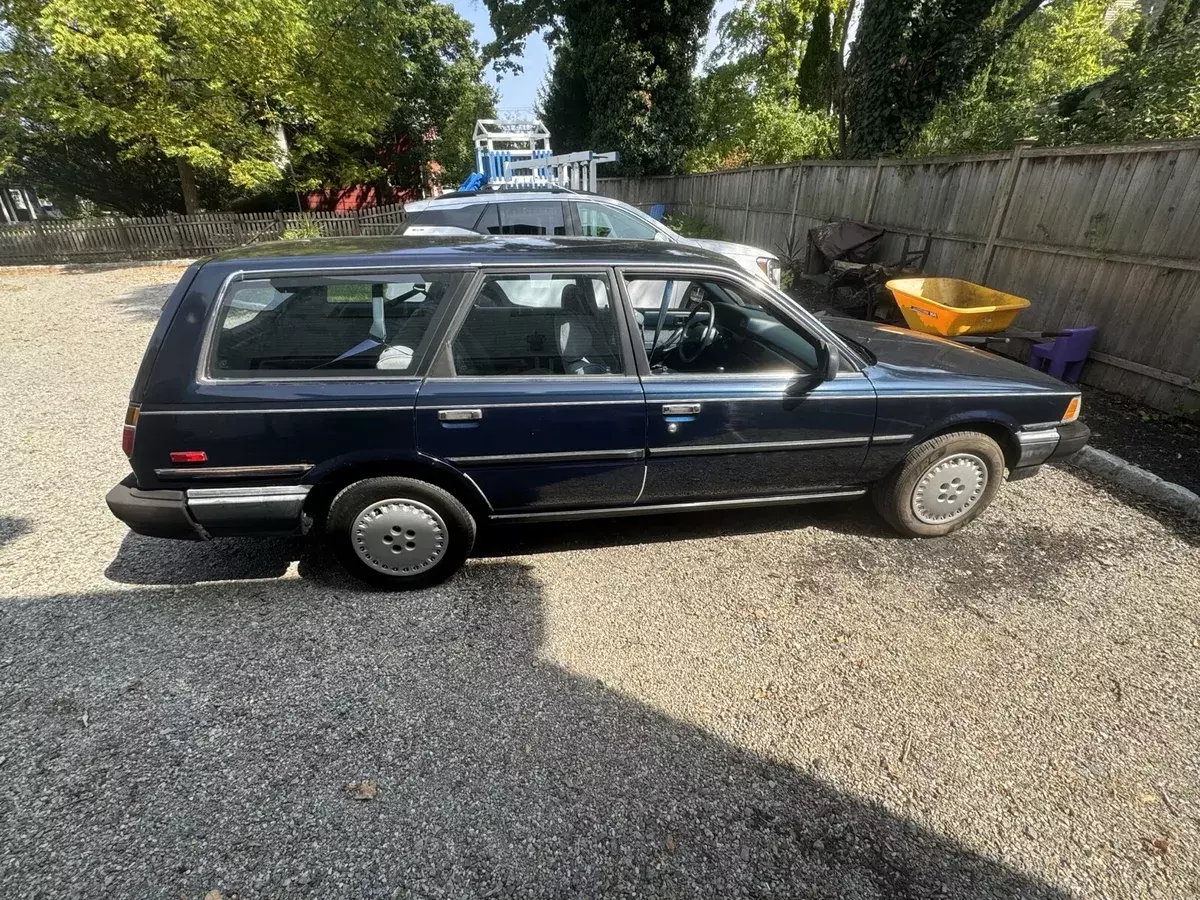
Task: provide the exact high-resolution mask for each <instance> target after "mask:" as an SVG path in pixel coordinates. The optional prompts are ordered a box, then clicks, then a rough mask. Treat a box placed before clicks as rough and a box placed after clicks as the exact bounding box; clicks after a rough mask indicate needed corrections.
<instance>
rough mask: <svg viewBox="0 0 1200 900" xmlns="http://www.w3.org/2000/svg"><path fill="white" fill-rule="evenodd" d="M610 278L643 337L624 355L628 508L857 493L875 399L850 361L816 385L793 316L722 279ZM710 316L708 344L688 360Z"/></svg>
mask: <svg viewBox="0 0 1200 900" xmlns="http://www.w3.org/2000/svg"><path fill="white" fill-rule="evenodd" d="M621 278H622V287H623V290H624V291H625V295H626V300H627V302H629V303H630V304H631V308H632V310H633V312H634V314H635V319H634V321H635V322H636V323H637V327H636V330H638V331H641V333H642V334H641V340H638V339H637V336H636V335H635V340H634V344H635V349H636V350H640V351H642V353H643V356H642V359H641V364H642V367H643V368H642V371H643V377H642V381H643V387H644V390H645V394H646V409H647V427H646V437H647V451H648V458H647V472H646V485H645V489H644V490H643V491H642V495H641V498H640V500H639V503H641V504H655V503H673V502H697V501H704V500H726V499H733V498H745V497H768V496H788V495H793V494H803V493H809V492H821V491H825V490H828V491H837V490H839V489H845V488H847V487H854V486H856V485H857V483H858V477H859V472H860V470H861V468H862V465H863V461H864V459H865V456H866V452H867V447H868V445H869V443H870V440H871V433H872V429H873V426H874V420H875V407H876V399H875V392H874V389H873V388H872V387H871V384H870V382H869V381H868V380H867V379H866V378H865V377H863V376H862V374H861V373H860V372H858V371H856V370H855V369H853V368H852V367H851V364H850V362H849V360H847V361H846V362H845V363H844V367H843V369H842V371H840V372H839V373H838V375H837V376H836V377H833V378H829V377H825V373H824V372H823V371H822V362H821V360H822V352H821V346H822V338H821V336H820V335H819V333H818V331H817V329H815V328H814V327H812V326H811V324H810V323H806V320H805V319H804V317H803V315H801V314H799V313H797V312H796V311H794V310H790V309H788V308H787V307H786V305H785V304H782V303H779V302H778V301H773V300H772V299H771V297H770V295H769V294H768V293H767V292H766V291H765V290H764V289H763V288H762V287H760V286H756V285H753V284H751V283H750V281H749V280H746V279H741V278H737V277H734V276H732V275H713V274H708V273H701V272H688V271H686V270H683V271H678V272H673V273H670V272H664V271H661V270H659V271H644V270H643V271H632V270H629V271H624V272H622V274H621ZM706 303H707V304H712V306H711V307H709V306H706V305H705V304H706ZM710 310H711V311H712V312H715V313H716V327H715V329H714V335H713V340H712V343H711V344H710V345H709V346H707V347H700V348H699V349H698V350H697V347H698V345H699V344H702V343H703V340H704V338H705V331H706V329H707V324H708V321H709V320H710V319H711V312H710ZM689 317H691V323H690V326H685V322H686V320H687V319H688V318H689ZM685 327H686V328H687V330H688V332H690V336H689V335H688V334H685V333H684V331H683V330H684V328H685ZM685 340H686V341H687V343H686V345H685V344H684V341H685ZM681 348H682V349H683V350H684V351H685V352H683V353H680V352H679V351H680V349H681ZM684 356H693V357H694V358H693V359H691V360H690V361H687V360H685V359H684V358H683V357H684Z"/></svg>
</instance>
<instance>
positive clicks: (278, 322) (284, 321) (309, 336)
mask: <svg viewBox="0 0 1200 900" xmlns="http://www.w3.org/2000/svg"><path fill="white" fill-rule="evenodd" d="M463 277H464V276H463V274H462V273H461V272H405V273H389V274H388V275H386V276H369V275H368V276H360V275H349V276H341V275H331V276H324V277H303V278H295V277H275V278H263V279H248V280H246V281H239V282H235V283H234V284H233V285H232V286H231V287H230V289H229V290H228V291H227V292H226V294H225V297H224V299H223V301H222V305H221V309H220V310H219V311H218V313H217V316H218V321H217V324H216V332H215V335H214V339H213V347H212V355H211V357H210V364H209V375H210V376H211V377H212V378H262V379H268V378H328V377H331V376H342V377H344V376H347V375H393V376H397V375H398V376H404V375H412V374H413V370H414V366H415V363H416V360H417V359H418V357H419V354H420V351H421V350H423V345H424V342H425V340H426V338H427V337H428V334H429V326H430V323H431V322H432V321H433V319H434V315H435V313H436V312H437V311H438V310H439V309H440V308H441V306H442V304H443V303H445V302H446V299H447V298H448V297H451V296H453V294H454V291H455V289H456V288H457V286H458V284H459V281H460V280H461V279H462V278H463Z"/></svg>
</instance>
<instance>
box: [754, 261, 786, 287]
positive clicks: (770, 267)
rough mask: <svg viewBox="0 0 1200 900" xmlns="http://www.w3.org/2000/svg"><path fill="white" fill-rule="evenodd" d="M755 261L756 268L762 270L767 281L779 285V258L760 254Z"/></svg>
mask: <svg viewBox="0 0 1200 900" xmlns="http://www.w3.org/2000/svg"><path fill="white" fill-rule="evenodd" d="M755 262H756V263H758V268H759V269H760V270H762V273H763V274H764V275H766V276H767V281H769V282H771V284H773V285H775V287H779V277H780V269H779V260H777V259H776V258H775V257H773V256H760V257H759V258H758V259H756V260H755Z"/></svg>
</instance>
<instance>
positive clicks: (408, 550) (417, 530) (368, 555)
mask: <svg viewBox="0 0 1200 900" xmlns="http://www.w3.org/2000/svg"><path fill="white" fill-rule="evenodd" d="M350 539H351V540H352V541H353V542H354V552H356V553H357V554H358V558H359V559H361V560H362V561H363V562H365V563H366V564H367V565H368V566H370V567H371V568H372V569H374V570H375V571H376V572H383V573H384V574H385V575H401V576H404V575H419V574H421V573H422V572H427V571H428V570H429V569H430V568H431V567H432V566H433V565H434V564H435V563H436V562H437V561H438V560H439V559H441V558H442V557H443V556H444V555H445V553H446V541H447V535H446V523H445V522H444V521H443V520H442V517H441V516H440V515H438V514H437V511H436V510H434V509H433V508H432V507H429V506H426V505H425V504H424V503H421V502H420V501H419V500H403V499H394V500H380V501H379V502H378V503H372V504H371V505H370V506H368V507H367V508H366V509H364V510H363V511H362V512H360V513H359V514H358V518H357V519H355V520H354V527H353V528H352V529H351V531H350Z"/></svg>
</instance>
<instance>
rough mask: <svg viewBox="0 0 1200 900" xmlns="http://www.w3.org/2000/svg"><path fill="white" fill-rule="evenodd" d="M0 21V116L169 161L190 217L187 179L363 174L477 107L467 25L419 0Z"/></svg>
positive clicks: (481, 95)
mask: <svg viewBox="0 0 1200 900" xmlns="http://www.w3.org/2000/svg"><path fill="white" fill-rule="evenodd" d="M0 19H3V20H4V21H6V22H7V23H8V25H9V29H10V34H9V40H8V46H7V47H5V48H3V49H2V50H0V66H2V68H3V70H4V71H5V72H6V73H7V75H8V77H9V79H11V82H10V83H12V84H14V85H16V86H17V88H16V89H15V90H14V91H13V92H12V93H11V94H10V95H9V96H7V97H5V98H4V108H3V110H0V112H2V113H3V115H4V116H5V117H8V116H15V117H19V118H20V120H22V121H24V122H29V123H39V124H40V125H41V126H43V128H44V130H45V131H53V132H57V133H61V134H65V135H80V136H87V135H103V136H105V138H106V139H108V140H110V141H111V142H112V143H113V145H114V146H116V147H119V148H120V150H119V153H120V154H121V155H124V156H127V157H136V158H142V159H147V160H160V161H161V160H164V159H165V160H169V161H172V162H173V163H174V164H175V165H176V166H177V168H178V175H179V179H180V182H181V188H182V192H183V195H184V198H185V201H187V205H188V207H189V208H192V207H193V206H194V205H195V202H196V200H197V199H198V198H197V197H196V196H195V194H194V191H195V187H194V186H195V185H196V177H195V173H196V172H200V173H201V181H203V180H204V178H205V177H209V178H211V177H216V178H218V179H219V180H223V181H225V182H228V183H229V184H231V185H233V186H236V187H237V188H240V189H242V190H255V189H261V188H264V187H270V186H272V185H276V184H278V183H279V182H280V181H281V179H282V178H283V177H284V174H285V172H286V171H287V169H288V167H289V166H291V167H292V173H291V174H292V175H293V176H294V178H295V180H296V182H297V183H298V185H299V186H303V187H309V186H316V185H317V184H320V183H328V182H332V183H340V184H345V183H350V182H354V181H362V180H369V179H372V178H378V177H380V176H381V175H382V174H383V172H384V171H385V169H386V164H387V162H388V159H387V152H386V151H388V150H390V149H391V148H395V147H398V146H401V145H403V144H404V139H409V140H410V141H412V140H415V142H416V143H418V144H423V143H425V140H426V137H427V136H431V135H433V134H435V133H436V134H438V135H441V134H442V133H443V132H445V134H446V137H447V138H449V136H450V135H451V134H452V133H454V131H455V129H456V128H457V129H458V132H459V133H461V131H462V126H461V120H462V119H463V118H465V117H466V115H468V114H473V113H474V112H475V111H477V110H479V109H481V108H485V107H486V108H490V106H491V103H492V98H491V95H490V93H489V92H488V91H487V89H486V88H484V87H483V86H482V84H481V62H480V60H479V58H478V55H477V52H476V47H475V45H474V42H473V41H472V40H471V37H470V26H469V24H468V23H466V22H465V21H464V20H462V19H461V18H460V17H458V16H457V15H456V14H455V13H454V11H453V10H452V9H451V8H450V7H449V6H446V5H443V4H440V3H436V2H432V0H389V2H383V0H0ZM24 130H25V129H22V131H24ZM437 143H438V141H437V140H435V141H434V144H437ZM457 143H458V135H456V136H455V146H457ZM380 148H382V150H383V151H384V152H383V153H382V154H381V153H380V152H379V151H380ZM0 155H2V154H0ZM15 155H19V154H15Z"/></svg>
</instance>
